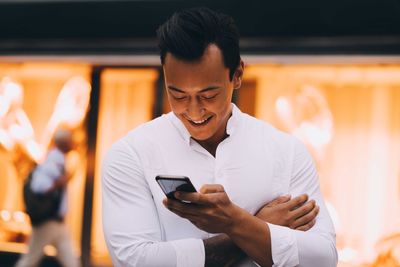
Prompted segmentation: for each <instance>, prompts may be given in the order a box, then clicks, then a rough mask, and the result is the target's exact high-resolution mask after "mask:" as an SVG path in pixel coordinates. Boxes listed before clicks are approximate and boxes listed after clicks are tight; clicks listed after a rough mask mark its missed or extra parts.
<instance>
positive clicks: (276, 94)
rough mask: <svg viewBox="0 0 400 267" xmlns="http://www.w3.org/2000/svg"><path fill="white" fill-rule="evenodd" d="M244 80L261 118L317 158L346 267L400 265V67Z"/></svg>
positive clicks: (256, 69)
mask: <svg viewBox="0 0 400 267" xmlns="http://www.w3.org/2000/svg"><path fill="white" fill-rule="evenodd" d="M244 78H245V81H246V80H249V81H253V83H255V84H256V88H255V90H256V93H255V97H254V99H253V101H254V104H255V107H254V109H255V116H256V117H258V118H261V119H263V120H266V121H268V122H270V123H272V124H274V125H275V126H277V127H278V128H280V129H282V130H284V131H287V132H291V133H292V134H294V135H296V136H297V137H298V138H300V139H301V140H302V141H303V142H304V143H305V144H306V145H307V146H308V148H309V150H310V152H311V153H312V155H313V157H314V159H315V162H316V164H317V168H318V171H319V175H320V183H321V190H322V192H323V194H324V196H325V200H326V202H327V207H328V210H329V213H330V214H331V217H332V220H333V222H334V225H335V228H336V233H337V248H338V253H339V260H340V261H339V265H338V266H339V267H350V266H351V267H355V266H362V267H372V266H374V267H375V266H385V267H386V266H388V267H389V266H390V267H392V266H400V252H399V251H400V238H399V237H398V236H400V224H399V223H400V213H399V212H398V211H399V210H400V191H399V188H400V161H399V159H400V138H399V136H400V109H399V107H400V66H394V65H392V66H391V65H358V66H357V65H353V66H350V65H336V66H327V65H257V66H256V65H253V66H248V67H247V68H246V71H245V77H244ZM254 81H255V82H254ZM386 236H395V237H397V238H393V239H391V241H390V242H388V241H385V242H383V243H385V244H386V245H385V246H382V245H380V249H378V248H377V245H378V244H381V243H382V240H385V239H384V238H385V237H386ZM382 247H383V248H382Z"/></svg>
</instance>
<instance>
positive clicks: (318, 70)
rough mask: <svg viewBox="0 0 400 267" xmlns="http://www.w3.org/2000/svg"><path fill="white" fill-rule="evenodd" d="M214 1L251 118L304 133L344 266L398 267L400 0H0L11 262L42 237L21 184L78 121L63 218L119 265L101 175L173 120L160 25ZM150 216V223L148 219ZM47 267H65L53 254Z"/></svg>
mask: <svg viewBox="0 0 400 267" xmlns="http://www.w3.org/2000/svg"><path fill="white" fill-rule="evenodd" d="M200 5H201V6H208V7H211V8H214V9H216V10H219V11H222V12H225V13H227V14H230V15H231V16H233V18H234V19H235V21H236V23H237V25H238V27H239V30H240V32H241V48H242V57H243V60H244V61H245V64H246V67H245V75H244V81H243V85H242V88H241V89H240V90H238V92H236V93H235V95H234V102H235V103H236V104H237V105H238V106H239V108H241V109H242V111H244V112H246V113H248V114H251V115H253V116H255V117H257V118H260V119H262V120H265V121H268V122H270V123H271V124H273V125H275V126H276V127H277V128H279V129H282V130H284V131H286V132H290V133H292V134H294V135H296V136H298V137H299V138H300V139H302V140H303V141H304V142H305V143H306V145H307V146H308V148H309V150H310V151H311V153H312V155H313V156H314V159H315V162H316V165H317V168H318V171H319V174H320V183H321V189H322V192H323V194H324V196H325V200H326V203H327V206H328V208H329V211H330V214H331V216H332V219H333V221H334V224H335V227H336V232H337V248H338V252H339V265H338V266H340V267H353V266H354V267H355V266H361V267H372V266H374V267H375V266H400V2H399V1H396V0H380V1H372V0H369V1H368V0H367V1H344V0H343V1H313V0H309V1H302V2H299V1H280V2H277V1H269V0H268V1H262V2H261V1H251V0H248V1H245V2H241V1H168V0H158V1H157V0H149V1H133V0H125V1H123V0H120V1H111V0H86V1H83V0H69V1H62V0H9V1H7V0H0V266H13V264H14V262H15V261H16V259H17V258H18V257H19V255H20V254H21V253H24V252H25V251H26V249H27V247H26V241H27V239H28V237H29V235H30V232H31V226H30V222H29V219H28V217H27V215H26V214H25V213H24V206H23V201H22V185H23V181H24V179H25V177H26V175H27V174H28V173H29V171H30V170H31V169H32V167H33V165H34V164H35V162H38V161H40V159H41V158H42V157H43V155H44V154H45V153H46V151H47V150H48V147H49V143H50V140H51V137H52V135H53V133H54V130H55V128H56V127H57V126H58V125H60V124H68V125H69V126H70V127H71V128H73V129H74V139H75V141H76V142H77V144H78V146H77V148H76V150H75V151H74V153H72V154H71V155H70V157H71V158H72V159H71V162H73V164H74V165H75V166H77V171H76V172H75V174H74V177H73V179H72V181H71V184H70V186H69V188H68V190H69V195H70V196H71V197H70V198H69V212H68V215H67V218H66V223H67V225H68V228H69V230H70V232H71V235H72V238H73V241H74V248H75V250H76V253H78V254H79V255H80V256H81V259H82V263H83V266H85V267H86V266H112V263H111V260H110V258H109V256H108V253H107V249H106V246H105V242H104V238H103V234H102V225H101V191H100V167H101V161H102V158H103V156H104V155H105V153H106V151H107V150H108V148H109V147H110V146H111V144H112V143H113V142H114V141H115V140H117V139H118V138H120V137H122V136H123V135H125V134H126V133H127V132H128V131H129V130H131V129H132V128H134V127H136V126H137V125H139V124H140V123H143V122H145V121H148V120H151V119H152V118H155V117H158V116H160V115H161V114H163V113H166V112H169V111H170V109H169V104H168V102H167V100H166V96H165V92H164V88H163V74H162V70H161V66H160V63H159V58H158V51H157V47H156V40H155V30H156V29H157V27H158V25H159V24H161V23H162V22H164V21H165V20H166V19H167V18H168V17H169V16H170V15H171V14H172V13H173V12H174V11H176V10H179V9H182V8H186V7H190V6H200ZM138 216H139V215H138ZM45 253H46V255H47V257H46V259H45V260H44V261H43V264H42V266H58V265H57V263H56V262H55V260H54V259H53V256H54V253H55V250H54V248H52V247H51V246H50V247H46V248H45Z"/></svg>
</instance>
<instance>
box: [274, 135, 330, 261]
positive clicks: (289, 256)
mask: <svg viewBox="0 0 400 267" xmlns="http://www.w3.org/2000/svg"><path fill="white" fill-rule="evenodd" d="M294 146H295V149H294V151H295V152H294V156H293V168H292V172H291V180H290V186H289V191H290V192H289V193H290V194H291V195H292V196H297V195H300V194H303V193H307V194H308V195H309V199H314V200H315V201H316V203H317V205H319V207H320V212H319V214H318V216H317V220H316V224H315V225H314V226H313V227H312V228H311V229H310V230H308V231H306V232H303V231H297V230H292V229H289V228H287V227H282V226H278V225H273V224H269V228H270V232H271V248H272V258H273V261H274V266H285V267H291V266H300V267H301V266H304V267H320V266H324V267H334V266H336V265H337V260H338V258H337V251H336V244H335V243H336V241H335V230H334V227H333V224H332V221H331V219H330V216H329V213H328V211H327V209H326V206H325V204H324V200H323V197H322V194H321V192H320V187H319V181H318V174H317V171H316V168H315V165H314V162H313V160H312V158H311V156H310V154H309V153H308V151H307V149H306V148H305V146H304V145H303V144H302V143H301V142H299V141H298V140H296V141H295V143H294Z"/></svg>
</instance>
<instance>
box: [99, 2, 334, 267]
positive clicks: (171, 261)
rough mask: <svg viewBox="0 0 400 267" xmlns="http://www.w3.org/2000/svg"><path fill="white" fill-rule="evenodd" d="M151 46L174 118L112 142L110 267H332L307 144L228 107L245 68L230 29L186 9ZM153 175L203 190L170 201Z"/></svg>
mask: <svg viewBox="0 0 400 267" xmlns="http://www.w3.org/2000/svg"><path fill="white" fill-rule="evenodd" d="M158 37H159V47H160V51H161V53H160V54H161V62H162V65H163V70H164V77H165V87H166V90H167V95H168V100H169V102H170V105H171V109H172V112H171V113H169V114H167V115H163V116H161V117H159V118H157V119H155V120H153V121H151V122H149V123H146V124H143V125H141V126H140V127H138V128H137V129H135V130H133V131H132V132H130V133H129V134H128V135H127V136H125V137H124V138H122V139H121V140H120V141H118V142H117V143H116V144H114V145H113V147H112V148H111V150H110V151H109V153H108V155H107V157H106V158H105V160H104V165H103V172H102V182H103V184H102V188H103V225H104V233H105V237H106V242H107V245H108V249H109V251H110V254H111V256H112V259H113V263H114V265H115V266H204V265H206V266H254V265H256V263H257V264H259V265H261V266H272V265H274V266H308V267H310V266H311V267H312V266H318V267H321V266H324V267H325V266H326V267H329V266H336V263H337V254H336V248H335V233H334V229H333V226H332V223H331V220H330V218H329V215H328V212H327V210H326V208H325V205H324V202H323V199H322V195H321V193H320V190H319V184H318V177H317V174H316V170H315V167H314V165H313V162H312V159H311V157H310V155H309V154H308V152H307V151H306V149H305V147H304V146H303V145H302V144H301V143H300V142H299V141H297V140H296V139H294V138H293V137H291V136H289V135H287V134H284V133H282V132H279V131H277V130H276V129H274V128H273V127H272V126H270V125H269V124H267V123H265V122H262V121H259V120H257V119H255V118H252V117H250V116H248V115H246V114H243V113H241V112H240V110H239V109H238V108H237V107H236V106H235V105H233V104H232V103H231V99H232V93H233V90H235V89H238V88H239V87H240V85H241V80H242V76H243V71H244V64H243V62H242V61H241V59H240V55H239V41H238V39H239V37H238V33H237V30H236V27H235V25H234V23H233V20H232V19H231V18H230V17H228V16H226V15H223V14H218V13H216V12H213V11H211V10H209V9H207V8H195V9H189V10H184V11H182V12H178V13H175V14H174V15H173V16H172V17H171V18H170V19H169V20H168V21H167V22H166V23H165V24H163V25H162V26H161V27H160V28H159V30H158ZM158 174H169V175H185V176H188V177H190V179H191V181H192V182H193V184H194V185H195V187H196V188H198V189H199V188H200V190H199V191H200V192H199V193H184V192H178V193H176V194H175V197H176V198H177V199H180V200H185V201H190V202H192V203H190V204H188V203H182V202H180V201H178V200H170V199H168V200H167V199H166V198H165V195H164V194H163V193H162V191H161V189H160V188H159V186H158V185H157V183H156V181H155V177H156V176H157V175H158ZM302 193H306V194H308V195H309V196H310V198H311V199H313V200H312V201H308V202H307V196H306V195H301V194H302ZM288 194H291V195H295V196H298V197H295V198H293V199H291V200H289V198H290V197H289V196H287V195H288ZM280 196H281V197H280ZM274 199H275V200H274ZM318 211H319V214H318V216H317V217H316V215H317V213H318ZM310 228H311V229H310ZM301 230H303V231H301Z"/></svg>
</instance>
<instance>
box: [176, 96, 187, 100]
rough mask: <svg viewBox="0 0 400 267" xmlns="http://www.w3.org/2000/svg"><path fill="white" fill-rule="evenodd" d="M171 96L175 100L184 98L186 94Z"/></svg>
mask: <svg viewBox="0 0 400 267" xmlns="http://www.w3.org/2000/svg"><path fill="white" fill-rule="evenodd" d="M173 98H174V99H175V100H184V99H186V96H173Z"/></svg>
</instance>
